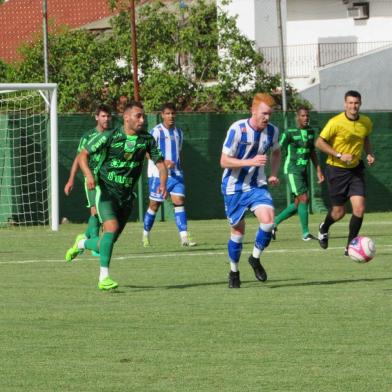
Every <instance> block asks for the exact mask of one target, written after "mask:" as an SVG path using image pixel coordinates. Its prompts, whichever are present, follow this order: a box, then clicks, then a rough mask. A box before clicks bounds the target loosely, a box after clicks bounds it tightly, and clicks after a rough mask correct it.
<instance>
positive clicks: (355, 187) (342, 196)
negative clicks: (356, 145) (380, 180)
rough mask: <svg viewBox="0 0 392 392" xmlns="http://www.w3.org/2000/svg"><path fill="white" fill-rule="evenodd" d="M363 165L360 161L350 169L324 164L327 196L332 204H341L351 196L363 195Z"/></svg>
mask: <svg viewBox="0 0 392 392" xmlns="http://www.w3.org/2000/svg"><path fill="white" fill-rule="evenodd" d="M364 169H365V166H364V164H363V162H362V161H360V163H359V165H358V166H356V167H354V168H352V169H345V168H343V167H336V166H331V165H326V168H325V174H326V177H327V183H328V190H329V196H330V199H331V203H332V205H333V206H341V205H343V204H345V203H346V201H347V200H348V199H349V198H350V197H351V196H363V197H365V174H364Z"/></svg>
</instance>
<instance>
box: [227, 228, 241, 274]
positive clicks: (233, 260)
mask: <svg viewBox="0 0 392 392" xmlns="http://www.w3.org/2000/svg"><path fill="white" fill-rule="evenodd" d="M242 238H243V236H241V235H235V234H232V235H231V237H230V239H229V242H228V243H227V250H228V253H229V259H230V268H231V270H232V271H233V272H237V271H238V262H239V261H240V257H241V252H242Z"/></svg>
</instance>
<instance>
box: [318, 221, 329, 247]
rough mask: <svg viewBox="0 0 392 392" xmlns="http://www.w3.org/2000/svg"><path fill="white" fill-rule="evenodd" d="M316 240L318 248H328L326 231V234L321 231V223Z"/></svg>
mask: <svg viewBox="0 0 392 392" xmlns="http://www.w3.org/2000/svg"><path fill="white" fill-rule="evenodd" d="M318 240H319V244H320V246H321V247H322V248H323V249H327V248H328V231H327V232H324V231H323V224H322V223H320V227H319V233H318Z"/></svg>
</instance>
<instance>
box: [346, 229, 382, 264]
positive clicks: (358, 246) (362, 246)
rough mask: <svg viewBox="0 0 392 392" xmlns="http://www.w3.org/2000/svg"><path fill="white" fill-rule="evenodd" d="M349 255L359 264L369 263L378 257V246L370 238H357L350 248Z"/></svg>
mask: <svg viewBox="0 0 392 392" xmlns="http://www.w3.org/2000/svg"><path fill="white" fill-rule="evenodd" d="M348 255H349V256H350V257H351V259H352V260H354V261H355V262H357V263H367V262H369V261H370V260H371V259H372V258H373V257H374V256H375V255H376V245H375V244H374V242H373V240H371V239H370V238H368V237H362V236H358V237H355V238H354V239H353V240H352V241H351V242H350V245H349V246H348Z"/></svg>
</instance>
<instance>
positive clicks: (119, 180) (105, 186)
mask: <svg viewBox="0 0 392 392" xmlns="http://www.w3.org/2000/svg"><path fill="white" fill-rule="evenodd" d="M123 118H124V126H123V127H120V128H119V129H116V130H114V131H106V132H103V133H101V134H99V135H96V136H95V137H94V138H92V139H91V140H90V141H89V143H88V144H87V145H86V146H85V148H84V149H83V150H82V151H81V152H80V154H79V158H78V162H79V166H80V168H81V170H82V171H83V173H84V175H85V176H86V184H87V188H88V189H96V192H97V195H96V207H97V211H98V215H99V217H100V220H101V221H102V224H103V235H102V237H101V238H91V239H86V238H85V236H84V235H78V236H77V237H76V240H75V243H74V245H73V246H72V247H71V248H70V249H68V251H67V254H66V259H67V260H69V261H71V260H73V259H74V258H75V257H76V256H77V255H78V254H80V253H81V252H82V251H83V249H90V250H94V251H96V252H99V253H100V274H99V282H98V288H99V289H101V290H111V289H114V288H116V287H118V284H117V282H115V281H114V280H112V279H111V277H110V276H109V265H110V259H111V256H112V251H113V245H114V243H115V242H116V240H117V239H118V237H119V235H120V234H121V232H122V230H123V229H124V227H125V225H126V223H127V220H128V218H129V216H130V214H131V211H132V201H133V199H134V193H133V189H134V187H135V185H136V184H137V181H138V179H139V177H140V175H141V173H142V168H143V162H144V159H145V157H146V154H148V155H149V157H150V159H151V160H152V161H153V162H154V163H155V164H156V166H157V168H158V170H159V177H160V185H159V188H158V189H157V192H158V193H161V194H162V196H163V197H166V181H167V169H166V166H165V164H164V162H163V155H162V153H161V152H160V150H159V149H158V146H157V144H156V142H155V139H154V138H153V137H152V136H151V135H150V134H148V133H147V132H144V131H143V125H144V121H145V120H144V110H143V105H142V104H141V103H140V102H137V101H132V102H130V103H129V104H127V105H126V107H125V110H124V114H123ZM97 152H104V153H105V159H104V161H103V162H102V164H101V167H100V169H99V171H98V178H97V179H96V177H95V176H94V174H93V172H92V170H91V168H90V166H89V156H90V155H91V154H95V153H97Z"/></svg>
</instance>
